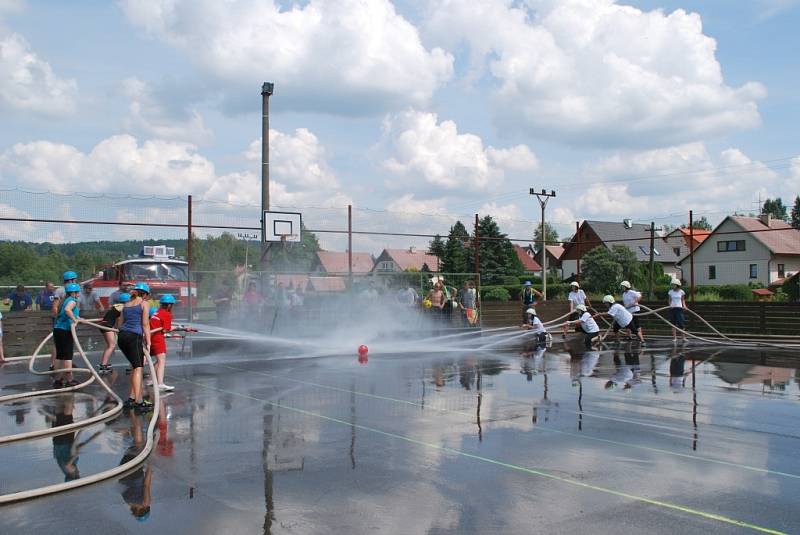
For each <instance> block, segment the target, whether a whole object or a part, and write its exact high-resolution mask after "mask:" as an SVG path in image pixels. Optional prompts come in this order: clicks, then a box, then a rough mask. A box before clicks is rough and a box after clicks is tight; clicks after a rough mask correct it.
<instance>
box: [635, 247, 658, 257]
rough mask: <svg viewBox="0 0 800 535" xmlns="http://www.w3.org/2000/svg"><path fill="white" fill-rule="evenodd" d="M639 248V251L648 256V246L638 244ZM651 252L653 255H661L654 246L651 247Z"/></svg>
mask: <svg viewBox="0 0 800 535" xmlns="http://www.w3.org/2000/svg"><path fill="white" fill-rule="evenodd" d="M639 250H640V251H641V252H642V253H643V254H646V255H648V256H649V255H650V248H649V247H645V246H644V245H640V246H639ZM653 254H654V255H656V256H660V255H661V253H659V252H658V249H656V248H655V247H653Z"/></svg>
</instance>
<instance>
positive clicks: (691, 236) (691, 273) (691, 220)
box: [689, 210, 694, 306]
mask: <svg viewBox="0 0 800 535" xmlns="http://www.w3.org/2000/svg"><path fill="white" fill-rule="evenodd" d="M689 276H690V280H689V292H690V297H691V302H692V305H693V306H694V212H693V211H692V210H689Z"/></svg>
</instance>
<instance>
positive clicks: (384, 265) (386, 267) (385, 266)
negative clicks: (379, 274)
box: [378, 261, 394, 271]
mask: <svg viewBox="0 0 800 535" xmlns="http://www.w3.org/2000/svg"><path fill="white" fill-rule="evenodd" d="M378 271H394V262H391V261H390V262H381V263H380V264H378Z"/></svg>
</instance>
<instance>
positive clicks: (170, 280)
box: [82, 245, 197, 316]
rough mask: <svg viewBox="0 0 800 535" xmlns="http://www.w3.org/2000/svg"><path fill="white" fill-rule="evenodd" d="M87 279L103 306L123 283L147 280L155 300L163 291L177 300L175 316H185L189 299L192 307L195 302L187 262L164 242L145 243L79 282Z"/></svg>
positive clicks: (194, 292)
mask: <svg viewBox="0 0 800 535" xmlns="http://www.w3.org/2000/svg"><path fill="white" fill-rule="evenodd" d="M87 282H90V283H92V287H93V288H94V291H95V292H96V293H97V295H98V297H100V301H101V302H102V303H103V306H105V307H107V306H108V305H109V303H108V298H109V296H111V294H112V293H114V292H115V291H116V290H117V289H118V288H119V285H120V284H121V283H123V282H128V283H131V284H136V283H137V282H146V283H147V284H148V286H150V291H151V292H152V293H151V297H152V299H153V300H155V301H158V299H159V298H160V297H161V296H162V295H163V294H172V295H174V296H175V299H177V300H178V302H177V303H176V306H175V309H176V310H175V314H176V316H185V315H187V313H188V305H189V299H191V300H192V306H194V305H196V304H197V302H196V300H197V286H196V285H195V284H194V283H192V282H191V281H189V263H188V262H186V261H185V260H183V259H181V258H178V257H176V256H175V248H174V247H167V246H165V245H145V246H144V247H143V248H142V251H141V252H140V253H139V256H138V257H134V258H128V259H126V260H122V261H121V262H117V263H116V264H114V265H113V266H109V267H107V268H105V269H103V270H102V271H100V272H99V273H98V274H97V275H96V276H95V277H93V278H91V279H89V280H87V281H84V282H83V283H82V285H83V284H85V283H87ZM190 296H191V297H190Z"/></svg>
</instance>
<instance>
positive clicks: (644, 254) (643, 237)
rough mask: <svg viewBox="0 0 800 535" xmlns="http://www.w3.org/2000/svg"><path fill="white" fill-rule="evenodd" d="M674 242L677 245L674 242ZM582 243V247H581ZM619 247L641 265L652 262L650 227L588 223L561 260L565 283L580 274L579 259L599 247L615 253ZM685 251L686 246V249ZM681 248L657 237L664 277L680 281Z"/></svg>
mask: <svg viewBox="0 0 800 535" xmlns="http://www.w3.org/2000/svg"><path fill="white" fill-rule="evenodd" d="M673 241H675V240H674V239H673ZM578 242H580V243H578ZM615 245H622V246H624V247H627V248H628V249H630V250H631V251H633V253H634V254H635V255H636V259H637V260H638V261H640V262H649V261H650V225H646V224H641V223H633V224H631V225H630V226H626V225H625V223H623V222H622V221H620V222H618V223H617V222H613V221H589V220H586V221H584V222H583V223H582V224H581V226H580V227H579V229H578V232H577V233H576V234H575V236H573V238H572V239H571V240H570V241H568V242H566V243H564V253H563V255H562V256H561V270H562V273H563V275H562V277H563V278H564V279H570V278H572V277H574V276H575V275H576V274H577V272H578V259H579V258H581V259H582V258H583V257H584V255H586V253H588V252H589V251H591V250H592V249H594V248H595V247H600V246H603V247H606V248H608V249H609V250H611V248H612V247H614V246H615ZM684 247H685V246H684ZM676 248H678V249H680V244H678V245H676V246H675V247H673V246H671V245H670V243H669V242H667V241H665V240H664V238H663V237H661V236H659V235H658V234H656V236H655V244H654V247H653V261H654V262H657V263H659V264H661V266H662V267H663V268H664V273H665V274H667V275H669V276H671V277H677V278H680V276H681V272H680V269H679V267H678V261H679V260H680V259H681V255H680V254H678V253H677V252H676Z"/></svg>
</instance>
